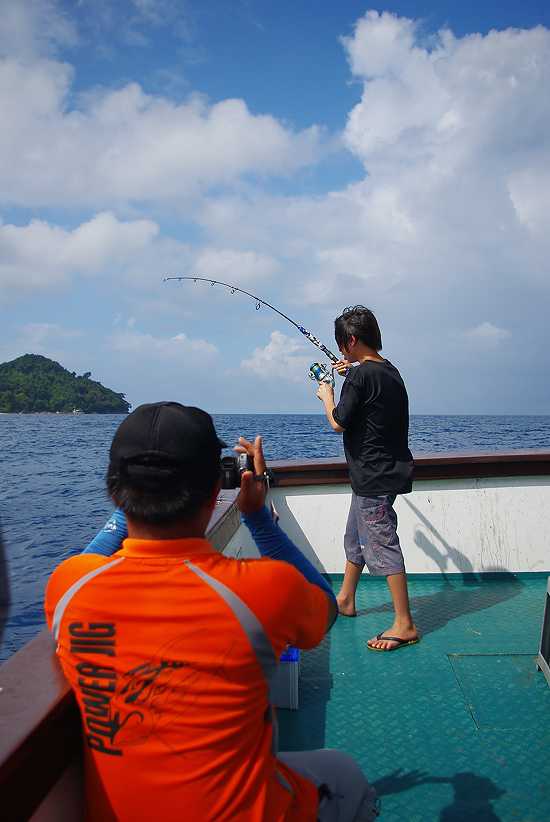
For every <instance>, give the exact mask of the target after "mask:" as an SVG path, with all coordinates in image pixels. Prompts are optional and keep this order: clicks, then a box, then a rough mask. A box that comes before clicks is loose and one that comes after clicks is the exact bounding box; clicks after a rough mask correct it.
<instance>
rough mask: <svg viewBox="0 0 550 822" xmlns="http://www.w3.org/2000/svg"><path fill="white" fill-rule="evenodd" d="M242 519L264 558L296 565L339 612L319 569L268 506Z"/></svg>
mask: <svg viewBox="0 0 550 822" xmlns="http://www.w3.org/2000/svg"><path fill="white" fill-rule="evenodd" d="M241 519H242V521H243V522H244V524H245V525H246V527H247V528H248V530H249V531H250V535H251V537H252V539H253V540H254V542H255V543H256V546H257V548H258V551H259V552H260V554H261V555H262V556H263V557H270V558H271V559H281V560H284V562H289V563H290V564H291V565H294V567H295V568H297V569H298V571H300V573H302V574H303V575H304V576H305V578H306V579H307V581H308V582H311V583H313V585H317V586H318V587H319V588H321V589H322V590H323V591H324V592H325V593H327V594H328V595H329V597H330V598H331V599H332V601H333V602H334V607H335V608H336V610H338V606H337V605H336V597H335V596H334V593H333V591H332V588H331V587H330V585H329V584H328V582H327V581H326V579H325V578H324V576H323V575H322V574H320V573H319V571H318V570H317V568H315V567H314V566H313V565H312V564H311V562H310V561H309V559H307V557H305V556H304V555H303V554H302V552H301V551H300V549H299V548H297V547H296V546H295V545H294V543H293V542H292V540H291V539H289V538H288V537H287V535H286V534H285V532H284V531H282V530H281V529H280V528H279V526H278V525H277V524H276V523H275V522H274V521H273V517H272V516H271V513H270V511H269V510H268V508H267V507H266V506H264V507H263V508H261V509H260V510H259V511H256V512H255V513H254V514H246V515H243V516H242V517H241Z"/></svg>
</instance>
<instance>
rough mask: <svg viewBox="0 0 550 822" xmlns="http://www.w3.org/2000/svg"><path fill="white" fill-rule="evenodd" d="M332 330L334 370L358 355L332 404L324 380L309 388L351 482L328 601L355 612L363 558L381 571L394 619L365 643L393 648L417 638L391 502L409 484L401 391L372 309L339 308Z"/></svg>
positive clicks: (342, 370)
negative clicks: (337, 579)
mask: <svg viewBox="0 0 550 822" xmlns="http://www.w3.org/2000/svg"><path fill="white" fill-rule="evenodd" d="M334 336H335V339H336V344H337V345H338V348H339V350H340V353H341V354H342V356H343V358H344V359H343V360H339V361H338V363H337V364H336V365H335V368H336V370H337V371H338V373H341V374H344V373H346V370H347V369H348V366H350V364H351V363H356V362H357V363H359V365H358V367H356V368H350V369H349V371H348V373H347V376H346V380H345V382H344V384H343V386H342V393H341V395H340V401H339V403H338V405H336V404H335V402H334V389H333V388H332V387H331V386H330V385H328V384H327V383H326V382H322V383H320V384H319V388H318V391H317V396H318V397H319V399H321V400H322V401H323V403H324V406H325V411H326V414H327V417H328V421H329V423H330V424H331V426H332V428H333V429H334V430H335V431H336V432H338V433H343V435H344V451H345V454H346V460H347V463H348V468H349V474H350V483H351V489H352V493H351V506H350V511H349V516H348V522H347V526H346V532H345V535H344V549H345V552H346V568H345V573H344V581H343V583H342V588H341V590H340V592H339V593H338V594H337V596H336V601H337V603H338V611H339V613H340V614H341V615H342V616H355V613H356V612H355V592H356V589H357V584H358V582H359V579H360V577H361V573H362V571H363V568H364V566H365V564H366V565H367V568H368V570H369V571H370V573H371V574H373V575H376V576H385V577H386V579H387V582H388V586H389V589H390V594H391V598H392V602H393V607H394V610H395V618H394V622H393V625H392V626H391V627H390V628H388V629H387V630H386V631H383V632H382V633H380V634H378V636H376V637H373V639H371V640H369V641H368V643H367V644H368V647H369V648H371V649H372V650H373V651H394V650H396V649H397V648H402V647H404V646H407V645H413V644H415V643H417V642H418V641H419V640H418V631H417V628H416V625H415V624H414V622H413V619H412V616H411V610H410V605H409V595H408V590H407V577H406V574H405V565H404V561H403V554H402V553H401V547H400V545H399V538H398V536H397V516H396V514H395V511H394V509H393V503H394V501H395V497H396V495H397V494H407V493H408V492H409V491H410V490H411V488H412V475H413V458H412V454H411V452H410V450H409V446H408V431H409V403H408V398H407V391H406V389H405V384H404V383H403V380H402V379H401V375H400V374H399V371H398V370H397V368H395V366H393V365H392V364H391V363H390V362H389V360H385V359H384V358H383V357H381V356H380V353H379V352H380V351H381V350H382V339H381V335H380V329H379V327H378V323H377V321H376V317H375V316H374V314H373V313H372V311H370V310H369V309H368V308H365V307H364V306H362V305H357V306H355V307H354V308H346V309H345V310H344V312H343V314H341V316H339V317H337V318H336V320H335V321H334Z"/></svg>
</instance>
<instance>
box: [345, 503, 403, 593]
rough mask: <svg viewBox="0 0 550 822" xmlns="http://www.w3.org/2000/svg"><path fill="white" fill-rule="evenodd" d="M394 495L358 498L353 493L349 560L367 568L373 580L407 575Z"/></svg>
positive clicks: (347, 544)
mask: <svg viewBox="0 0 550 822" xmlns="http://www.w3.org/2000/svg"><path fill="white" fill-rule="evenodd" d="M394 501H395V495H384V496H378V497H359V496H357V494H355V493H354V492H353V491H352V492H351V505H350V508H349V515H348V522H347V525H346V533H345V534H344V550H345V552H346V559H347V560H348V561H349V562H353V563H354V564H355V565H365V564H366V566H367V568H368V569H369V573H371V574H373V575H374V576H386V577H389V576H391V575H392V574H401V573H403V572H404V571H405V563H404V561H403V554H402V553H401V546H400V544H399V537H398V536H397V514H396V513H395V511H394V510H393V503H394Z"/></svg>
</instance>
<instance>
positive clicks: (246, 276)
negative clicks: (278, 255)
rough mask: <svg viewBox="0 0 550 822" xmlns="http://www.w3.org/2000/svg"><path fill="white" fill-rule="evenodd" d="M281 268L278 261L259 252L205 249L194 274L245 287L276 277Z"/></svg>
mask: <svg viewBox="0 0 550 822" xmlns="http://www.w3.org/2000/svg"><path fill="white" fill-rule="evenodd" d="M279 268H280V266H279V262H278V261H277V260H276V259H274V258H273V257H272V256H269V255H267V254H261V253H259V252H257V251H239V250H237V249H232V248H221V249H213V248H205V249H204V250H202V251H200V253H199V254H198V256H197V259H196V262H195V264H194V266H193V274H196V275H197V276H198V277H205V278H207V279H208V278H210V277H212V279H216V280H222V281H223V282H227V281H229V284H230V285H238V286H242V287H245V286H246V285H247V284H248V283H250V284H255V283H258V281H260V280H267V279H269V278H274V277H276V276H277V274H278V273H279Z"/></svg>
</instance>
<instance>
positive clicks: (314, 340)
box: [164, 277, 338, 363]
mask: <svg viewBox="0 0 550 822" xmlns="http://www.w3.org/2000/svg"><path fill="white" fill-rule="evenodd" d="M167 280H179V281H180V282H181V281H182V280H193V282H194V283H196V282H197V281H199V282H201V283H210V285H212V286H214V285H223V286H224V287H225V288H229V289H230V291H231V293H232V294H234V293H235V291H239V292H240V293H241V294H246V296H247V297H252V299H253V300H256V311H259V309H260V305H265V306H266V307H267V308H271V310H272V311H275V313H276V314H279V316H280V317H283V319H285V320H288V322H289V323H292V325H293V326H294V327H295V328H297V329H298V331H299V332H300V333H301V334H303V335H304V337H307V338H308V340H309V341H310V342H311V343H313V345H316V346H317V348H320V349H321V351H322V352H323V354H326V355H327V357H328V358H329V360H330V361H331V362H333V363H335V362H338V357H336V356H335V355H334V354H333V353H332V351H329V350H328V348H327V347H326V345H323V343H322V342H321V340H318V339H317V337H314V336H313V334H311V333H310V332H309V331H308V330H307V329H306V328H304V327H303V326H302V325H298V323H295V322H294V320H291V319H290V317H287V315H286V314H283V312H282V311H279V309H278V308H275V306H273V305H270V304H269V303H266V301H265V300H261V299H260V298H259V297H256V295H255V294H250V292H249V291H244V290H243V289H242V288H237V286H236V285H229V283H222V282H220V281H219V280H210V279H207V278H206V277H165V278H164V282H167Z"/></svg>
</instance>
